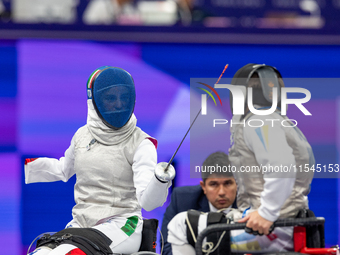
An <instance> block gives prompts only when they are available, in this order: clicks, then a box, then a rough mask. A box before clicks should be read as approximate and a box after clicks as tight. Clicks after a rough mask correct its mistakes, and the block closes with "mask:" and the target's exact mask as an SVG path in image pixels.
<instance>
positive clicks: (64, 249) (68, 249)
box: [34, 244, 86, 255]
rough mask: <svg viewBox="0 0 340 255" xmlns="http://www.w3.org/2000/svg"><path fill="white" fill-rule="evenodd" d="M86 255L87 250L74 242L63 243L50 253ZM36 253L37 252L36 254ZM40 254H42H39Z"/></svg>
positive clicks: (53, 254) (50, 254)
mask: <svg viewBox="0 0 340 255" xmlns="http://www.w3.org/2000/svg"><path fill="white" fill-rule="evenodd" d="M65 254H67V255H86V253H85V252H83V251H82V250H80V249H79V248H78V247H76V246H74V245H72V244H61V245H59V246H58V247H57V248H55V249H53V250H52V251H51V252H50V253H49V254H48V255H65ZM34 255H35V254H34ZM39 255H40V254H39Z"/></svg>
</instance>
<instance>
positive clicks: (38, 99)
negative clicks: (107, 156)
mask: <svg viewBox="0 0 340 255" xmlns="http://www.w3.org/2000/svg"><path fill="white" fill-rule="evenodd" d="M339 8H340V1H337V0H333V1H325V0H324V1H323V0H318V1H313V0H291V1H283V0H272V1H264V0H254V1H233V0H224V1H220V0H210V1H208V0H205V1H202V0H196V1H190V0H185V1H184V0H183V1H180V0H178V1H136V0H135V1H123V0H117V1H111V0H92V1H89V0H84V1H77V0H63V1H53V0H49V1H39V0H25V1H24V0H13V1H9V0H1V1H0V84H1V90H0V107H1V108H0V109H1V113H2V114H1V116H2V118H0V132H1V133H0V134H1V135H0V190H1V192H0V216H1V217H0V237H1V238H0V246H1V247H2V249H1V250H0V254H4V255H11V254H13V255H17V254H26V253H25V252H26V251H27V248H28V246H29V245H30V243H31V242H32V241H33V239H34V238H35V237H36V236H38V235H39V234H41V233H43V232H46V231H52V232H53V231H58V230H60V229H62V228H64V226H65V225H66V224H67V222H68V221H70V220H71V216H72V215H71V209H72V206H73V205H74V200H73V185H74V182H75V178H74V177H73V178H72V179H71V180H70V181H69V182H68V183H63V182H56V183H47V184H46V183H39V184H30V185H25V184H24V170H23V162H24V159H25V158H27V157H41V156H47V157H56V158H59V157H62V156H63V154H64V152H65V150H66V149H67V148H68V146H69V144H70V141H71V139H72V136H73V135H74V133H75V132H76V131H77V129H78V128H79V127H81V126H82V125H84V124H85V123H86V114H87V107H86V82H87V79H88V77H89V75H90V74H91V72H92V71H93V70H95V69H96V68H98V67H100V66H103V65H112V66H119V67H122V68H124V69H126V70H128V71H129V72H130V73H131V74H132V76H133V78H134V81H135V83H136V90H137V98H136V100H137V101H136V108H135V114H136V116H137V119H138V125H139V126H140V127H141V128H142V129H143V130H144V131H146V132H147V133H149V134H150V135H151V136H153V137H155V138H157V139H158V141H159V147H158V160H159V161H168V160H169V159H170V158H171V156H172V154H173V153H174V152H175V150H176V148H177V146H178V145H179V143H180V141H181V140H182V138H183V136H184V135H185V133H186V131H187V129H188V127H189V126H190V115H192V113H191V111H192V112H195V113H196V110H195V109H190V102H194V101H196V100H199V98H197V96H193V95H191V93H190V88H191V87H192V86H193V85H194V84H190V79H191V78H196V79H199V80H200V79H205V78H210V79H211V80H216V81H217V79H218V77H219V76H220V74H221V72H222V71H223V68H224V66H225V65H226V64H229V67H228V69H227V70H226V71H225V74H224V76H223V78H225V79H226V80H228V79H230V78H231V77H232V76H233V74H234V73H235V72H236V70H237V69H239V68H240V67H242V66H243V65H245V64H247V63H252V62H253V63H266V64H269V65H273V66H275V67H277V68H278V70H280V72H281V73H282V75H283V77H284V78H292V79H293V80H295V82H297V83H298V81H299V79H301V78H304V79H303V81H304V82H303V83H302V84H300V85H299V84H296V83H295V84H296V85H294V86H298V87H303V88H306V89H308V90H309V91H310V92H311V95H312V99H311V100H310V102H308V103H307V104H306V107H307V109H308V110H310V112H311V113H312V116H307V117H305V116H303V115H302V114H301V112H300V111H299V110H298V109H297V108H296V109H295V108H294V107H290V108H289V110H288V116H289V117H290V118H293V119H297V120H298V123H299V124H298V126H299V127H300V129H301V130H302V131H303V132H304V133H305V135H306V137H307V139H308V140H309V141H310V143H311V145H312V147H313V150H314V154H315V158H316V161H317V163H320V164H322V165H325V164H338V163H339V156H338V155H339V148H340V147H339V146H340V143H339V142H338V141H339V137H340V135H339V130H340V111H339V109H340V107H339V105H340V104H339V98H338V96H339V94H340V89H339V84H338V83H339V79H338V78H339V70H338V67H339V66H340V39H339V31H338V30H339V27H340V22H339V20H338V19H339V17H340V15H339ZM103 10H105V13H104V12H103ZM98 13H101V14H102V15H97V14H98ZM192 81H195V80H194V79H192ZM293 84H294V83H293ZM226 100H227V101H225V102H223V105H224V107H225V108H223V111H222V112H218V110H216V109H214V114H216V116H220V115H221V114H225V118H229V117H230V109H229V108H228V106H229V102H228V99H226ZM212 107H215V106H211V107H210V108H211V109H212ZM197 112H198V109H197ZM222 132H224V133H223V134H224V135H225V137H226V138H225V139H226V141H225V147H223V141H222V143H221V145H219V146H220V147H218V148H215V147H214V146H212V147H209V148H208V147H207V148H203V147H202V148H200V147H199V145H195V146H197V147H195V148H192V147H190V146H193V145H192V144H190V142H191V140H192V139H190V134H189V136H188V137H187V139H186V140H185V141H184V143H183V145H182V147H181V148H180V149H179V151H178V153H177V155H176V157H175V161H174V165H175V168H176V170H177V177H176V179H175V180H174V182H173V187H175V186H183V185H194V184H198V183H199V179H197V178H190V170H189V169H190V150H193V149H194V150H198V151H200V152H201V154H202V156H198V155H197V156H198V157H201V161H202V162H203V161H204V159H205V156H204V154H207V155H206V156H208V154H210V153H211V152H213V150H215V149H219V150H221V149H222V150H224V151H225V152H227V151H228V148H229V139H227V137H228V136H229V131H228V128H227V127H225V130H224V131H222ZM215 136H216V134H215ZM215 136H214V135H213V134H212V135H211V136H207V141H209V140H210V141H211V140H214V137H215ZM215 139H216V138H215ZM207 150H212V151H211V152H210V151H207ZM339 191H340V185H339V182H338V179H337V178H333V179H314V180H313V183H312V190H311V194H310V207H311V209H312V210H314V212H315V214H316V215H317V216H323V217H325V218H326V244H327V246H331V245H334V244H337V243H340V235H339V217H338V215H339V210H340V202H339V196H338V194H339ZM170 192H171V190H170ZM169 199H170V198H169ZM169 199H168V201H167V202H166V203H165V205H164V206H163V207H161V208H158V209H156V210H154V211H152V212H143V215H144V217H147V218H151V217H152V218H157V219H159V220H160V221H161V220H162V216H163V213H164V211H165V208H166V206H167V205H168V203H169ZM160 224H161V222H160ZM158 239H159V240H160V237H159V238H158ZM159 246H160V245H159V244H158V249H159Z"/></svg>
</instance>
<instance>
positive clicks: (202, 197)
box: [162, 152, 237, 255]
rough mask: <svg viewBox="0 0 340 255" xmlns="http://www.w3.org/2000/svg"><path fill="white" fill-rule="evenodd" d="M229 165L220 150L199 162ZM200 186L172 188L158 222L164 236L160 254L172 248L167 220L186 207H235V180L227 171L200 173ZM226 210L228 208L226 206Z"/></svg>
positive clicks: (206, 209)
mask: <svg viewBox="0 0 340 255" xmlns="http://www.w3.org/2000/svg"><path fill="white" fill-rule="evenodd" d="M216 165H218V166H221V167H223V166H229V165H230V162H229V159H228V155H227V154H225V153H224V152H215V153H212V154H210V155H209V156H208V158H207V159H206V160H205V161H204V162H203V169H208V167H209V166H216ZM201 176H202V181H200V185H196V186H183V187H178V188H175V189H174V190H173V193H172V195H171V202H170V204H169V206H168V207H167V209H166V212H165V214H164V217H163V223H162V235H163V238H164V250H163V254H164V255H171V254H172V249H171V245H170V243H168V241H167V236H168V229H167V226H168V223H169V222H170V221H171V219H172V218H173V217H174V216H175V215H176V214H178V213H180V212H186V211H188V210H190V209H194V210H198V211H202V212H216V211H218V210H221V209H226V208H231V207H233V208H235V207H236V203H235V198H236V190H237V186H236V182H235V179H234V177H233V174H232V173H231V172H214V173H211V172H210V171H206V172H201ZM227 210H228V209H227Z"/></svg>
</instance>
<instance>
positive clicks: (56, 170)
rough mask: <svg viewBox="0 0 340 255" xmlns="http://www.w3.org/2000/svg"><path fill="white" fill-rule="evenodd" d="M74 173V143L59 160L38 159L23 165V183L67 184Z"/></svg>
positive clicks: (72, 142)
mask: <svg viewBox="0 0 340 255" xmlns="http://www.w3.org/2000/svg"><path fill="white" fill-rule="evenodd" d="M74 174H75V171H74V141H73V138H72V140H71V145H70V147H69V148H68V149H67V150H66V151H65V155H64V157H61V158H60V159H59V160H58V159H54V158H38V159H36V160H34V161H31V162H28V163H27V164H25V183H26V184H28V183H35V182H54V181H63V182H67V181H68V180H69V179H70V178H71V177H72V176H73V175H74Z"/></svg>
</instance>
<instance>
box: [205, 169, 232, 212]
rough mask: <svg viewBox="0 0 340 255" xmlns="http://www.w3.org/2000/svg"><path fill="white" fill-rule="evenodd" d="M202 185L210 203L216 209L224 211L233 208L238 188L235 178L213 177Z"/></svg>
mask: <svg viewBox="0 0 340 255" xmlns="http://www.w3.org/2000/svg"><path fill="white" fill-rule="evenodd" d="M200 185H201V187H202V189H203V191H204V194H205V195H206V196H207V199H208V200H209V202H210V203H211V204H212V205H213V206H214V207H215V208H216V209H218V210H219V209H223V208H227V207H229V206H231V205H232V204H233V203H234V201H235V198H236V191H237V186H236V182H235V179H234V178H233V177H219V176H216V175H214V174H213V175H211V177H209V178H207V179H206V180H205V182H203V181H200Z"/></svg>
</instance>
